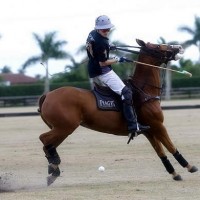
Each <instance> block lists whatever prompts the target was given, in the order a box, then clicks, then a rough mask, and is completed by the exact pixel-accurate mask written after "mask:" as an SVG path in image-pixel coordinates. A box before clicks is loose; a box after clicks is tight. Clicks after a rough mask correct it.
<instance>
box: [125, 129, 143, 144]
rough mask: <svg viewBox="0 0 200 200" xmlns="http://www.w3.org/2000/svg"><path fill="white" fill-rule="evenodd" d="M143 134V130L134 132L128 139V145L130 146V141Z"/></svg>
mask: <svg viewBox="0 0 200 200" xmlns="http://www.w3.org/2000/svg"><path fill="white" fill-rule="evenodd" d="M141 132H142V131H141V130H136V131H132V132H131V133H130V134H129V139H128V142H127V144H129V143H130V141H131V140H133V139H134V137H137V136H138V135H139V134H140V133H141Z"/></svg>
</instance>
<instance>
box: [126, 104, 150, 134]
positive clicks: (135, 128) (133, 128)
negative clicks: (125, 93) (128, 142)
mask: <svg viewBox="0 0 200 200" xmlns="http://www.w3.org/2000/svg"><path fill="white" fill-rule="evenodd" d="M123 113H124V117H125V119H126V121H127V125H128V132H129V133H135V132H140V131H141V132H142V131H146V130H148V129H149V128H150V126H144V125H141V124H139V123H138V122H137V116H136V113H135V110H134V108H133V107H132V106H131V105H129V104H127V103H125V102H124V103H123Z"/></svg>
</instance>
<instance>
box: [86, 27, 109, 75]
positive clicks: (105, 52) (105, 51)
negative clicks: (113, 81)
mask: <svg viewBox="0 0 200 200" xmlns="http://www.w3.org/2000/svg"><path fill="white" fill-rule="evenodd" d="M86 49H87V55H88V58H89V61H88V73H89V76H90V78H94V77H95V76H99V75H102V74H105V73H107V72H109V71H110V70H111V69H112V67H111V65H108V66H103V67H101V66H100V65H99V62H105V61H106V60H108V58H109V39H108V38H107V37H103V36H102V35H100V34H99V33H98V32H97V31H96V30H93V31H91V32H90V33H89V35H88V38H87V42H86Z"/></svg>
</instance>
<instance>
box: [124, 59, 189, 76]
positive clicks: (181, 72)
mask: <svg viewBox="0 0 200 200" xmlns="http://www.w3.org/2000/svg"><path fill="white" fill-rule="evenodd" d="M124 60H125V61H126V62H130V63H137V64H141V65H146V66H150V67H155V68H159V69H164V70H168V71H172V72H176V73H179V74H184V75H186V76H189V77H192V74H191V73H190V72H188V71H186V70H183V71H179V70H175V69H169V68H164V67H160V66H157V65H151V64H147V63H143V62H139V61H135V60H129V59H127V58H124Z"/></svg>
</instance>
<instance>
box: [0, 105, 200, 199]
mask: <svg viewBox="0 0 200 200" xmlns="http://www.w3.org/2000/svg"><path fill="white" fill-rule="evenodd" d="M36 109H37V108H35V107H31V108H2V109H0V112H12V111H16V112H18V111H22V110H23V111H27V110H28V111H36ZM164 114H165V125H166V127H167V129H168V132H169V135H170V137H171V139H172V141H173V142H174V144H175V145H176V147H177V148H178V150H179V151H180V153H182V155H183V156H184V157H185V158H186V159H187V160H188V161H189V162H190V163H191V164H194V165H196V166H197V167H198V168H199V169H200V157H199V155H200V154H199V153H200V125H199V121H200V109H193V110H175V111H173V110H166V111H164ZM47 130H48V128H47V127H46V125H44V124H43V122H42V120H41V119H40V117H39V116H34V117H9V118H0V159H1V162H0V170H1V171H0V176H1V179H0V192H1V193H0V199H2V200H13V199H15V200H36V199H37V200H43V199H48V200H51V199H52V200H53V199H58V200H94V199H95V200H104V199H106V200H116V199H120V200H130V199H131V200H175V199H177V200H186V199H187V200H197V199H200V190H199V185H200V175H199V172H197V173H194V174H191V173H188V172H187V170H186V169H184V168H182V167H181V166H180V165H179V164H178V163H177V162H176V161H175V160H174V158H173V156H171V155H170V154H169V153H168V152H167V156H168V157H169V159H170V160H171V162H172V164H173V165H174V167H175V169H176V171H177V172H178V173H180V175H181V176H182V177H183V179H184V180H183V181H179V182H176V181H173V180H172V178H171V176H170V175H169V174H168V173H167V172H166V171H165V169H164V167H163V165H162V163H161V162H160V159H159V158H158V157H157V155H156V153H155V152H154V150H153V148H152V147H151V146H150V144H149V142H148V141H147V140H146V138H145V137H144V136H143V135H141V136H139V137H137V138H136V139H135V140H134V141H131V143H130V144H129V145H127V144H126V142H127V139H128V138H127V137H117V136H113V135H107V134H104V133H98V132H95V131H91V130H88V129H85V128H82V127H79V128H78V129H77V130H76V131H75V132H74V134H72V135H71V136H70V137H69V138H67V139H66V140H65V141H64V142H63V143H62V144H61V145H60V147H59V148H58V152H59V154H60V156H61V159H62V163H61V165H60V169H61V171H62V173H61V177H59V178H58V179H57V180H56V181H55V182H54V183H53V184H52V185H51V186H50V187H47V186H46V177H47V161H46V158H45V157H44V154H43V151H42V144H41V143H40V141H39V139H38V137H39V135H40V134H41V133H43V132H45V131H47ZM100 165H103V166H104V167H105V169H106V170H105V172H99V171H98V167H99V166H100Z"/></svg>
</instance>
